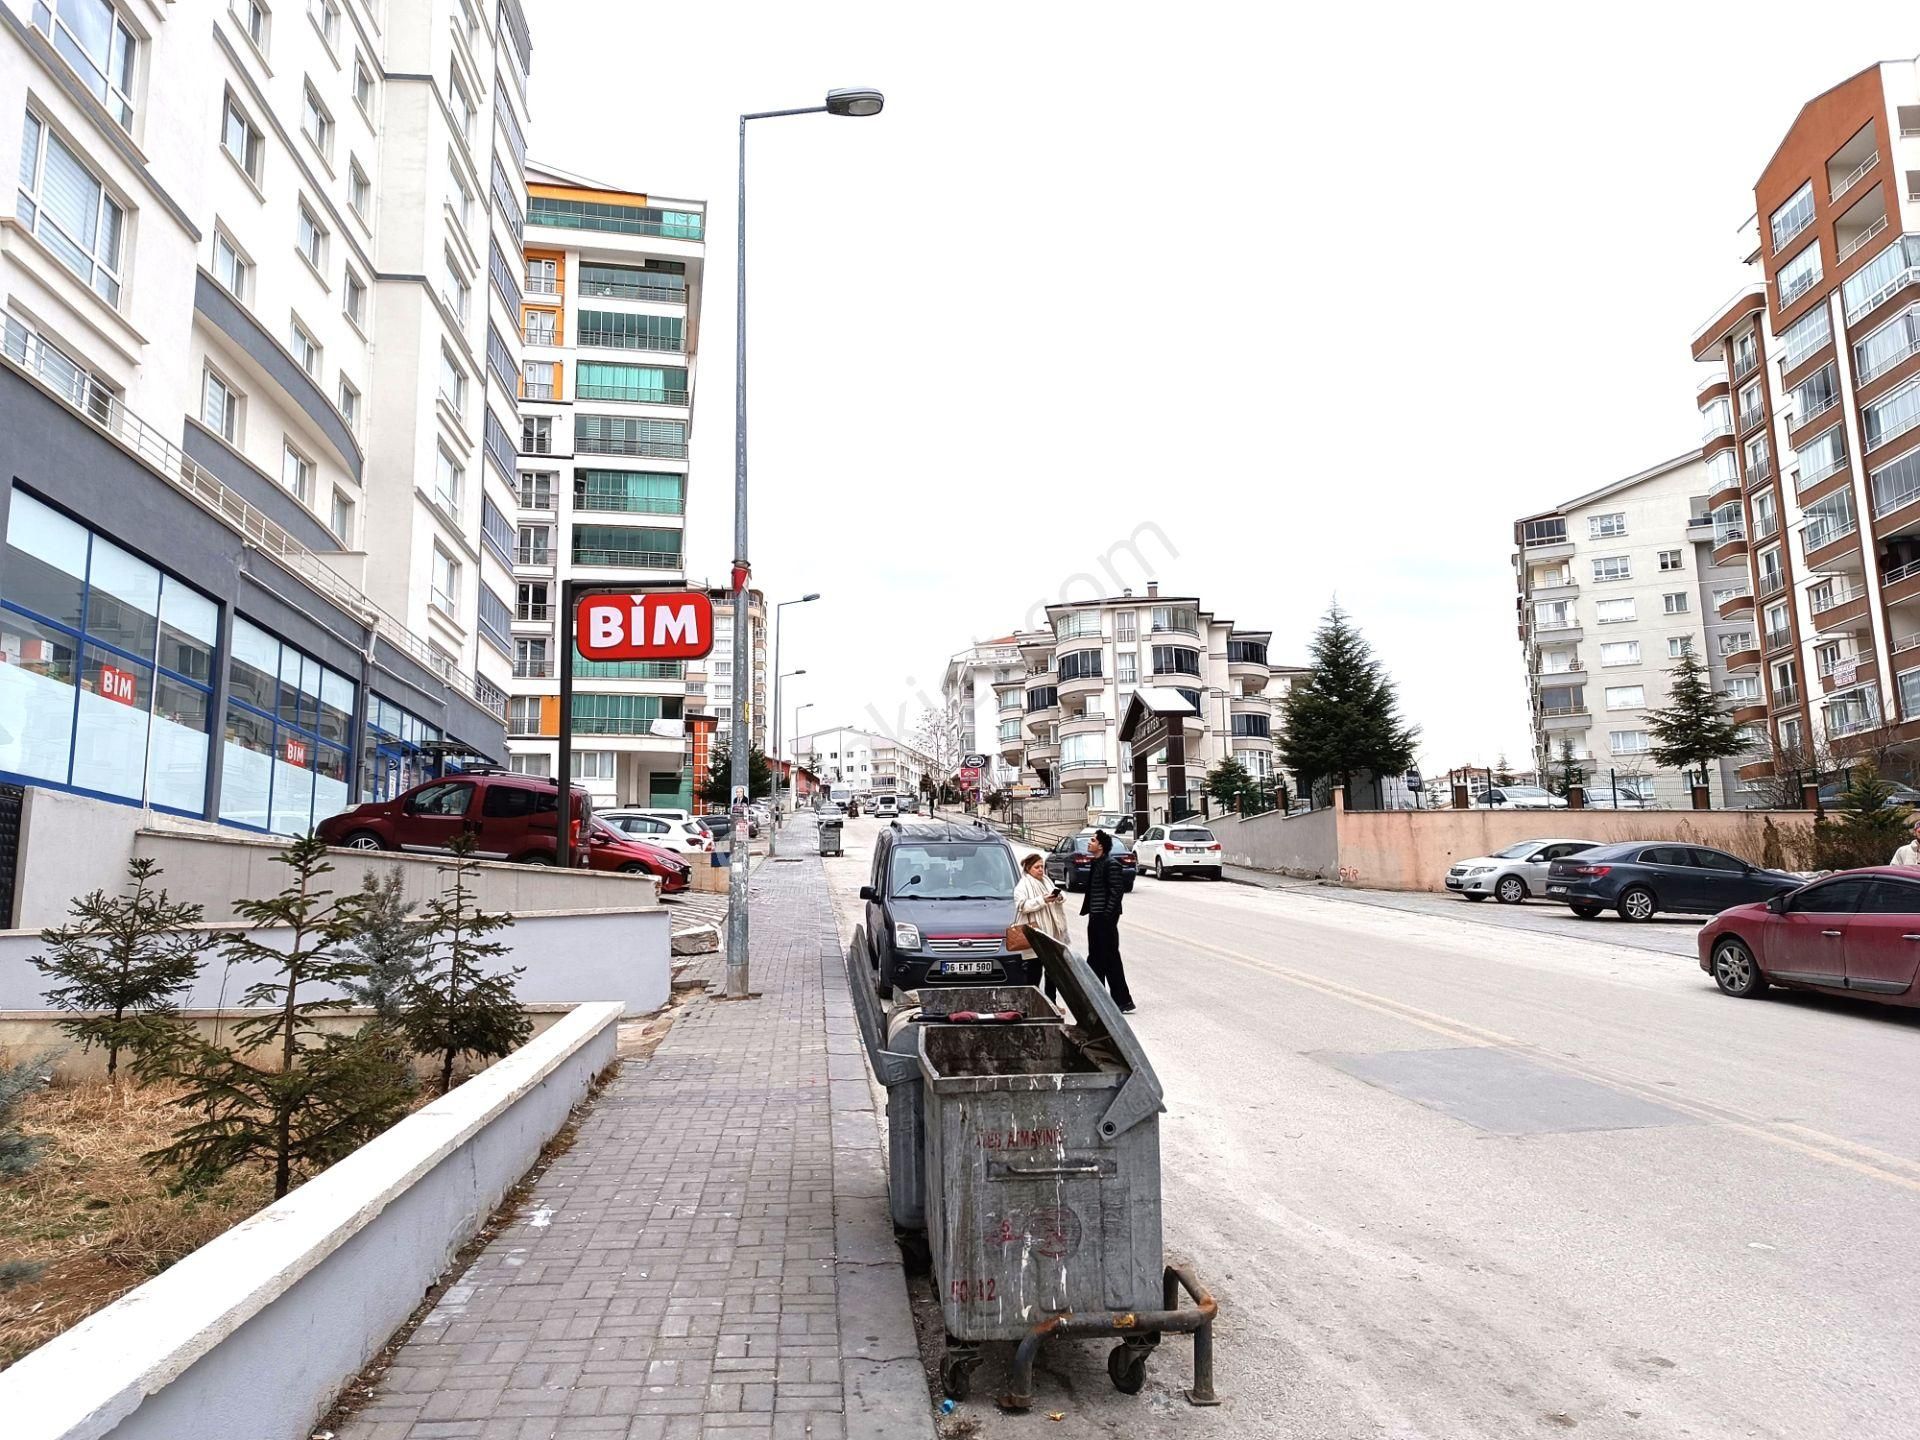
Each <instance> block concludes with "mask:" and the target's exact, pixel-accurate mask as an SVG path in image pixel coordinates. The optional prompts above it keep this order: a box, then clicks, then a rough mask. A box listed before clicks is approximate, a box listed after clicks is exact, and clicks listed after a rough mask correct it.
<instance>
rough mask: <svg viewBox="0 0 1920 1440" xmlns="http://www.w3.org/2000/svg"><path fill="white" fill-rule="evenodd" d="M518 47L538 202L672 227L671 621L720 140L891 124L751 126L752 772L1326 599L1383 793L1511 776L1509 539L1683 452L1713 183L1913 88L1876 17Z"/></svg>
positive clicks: (1025, 16) (909, 15)
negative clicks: (1361, 664)
mask: <svg viewBox="0 0 1920 1440" xmlns="http://www.w3.org/2000/svg"><path fill="white" fill-rule="evenodd" d="M530 13H531V16H532V20H533V26H534V33H533V43H534V57H533V80H532V91H531V96H530V98H531V105H532V110H533V124H532V129H531V137H530V142H531V154H532V156H533V158H534V159H535V160H536V161H544V162H546V163H548V164H552V165H556V166H559V167H560V168H562V169H566V170H569V171H573V172H576V173H580V174H583V175H587V176H591V177H593V178H594V179H597V180H601V181H603V182H605V183H608V184H611V185H616V186H619V187H621V188H629V189H635V190H640V191H645V192H647V193H649V194H651V195H654V196H668V197H674V198H697V199H703V200H705V201H707V203H708V211H707V216H708V234H709V241H708V249H707V265H708V274H707V281H708V283H707V286H706V291H705V297H704V304H703V312H702V315H701V321H700V323H701V335H700V356H699V360H698V368H697V373H696V376H695V401H694V404H695V410H694V426H693V433H692V455H693V461H692V482H691V485H690V495H689V502H688V516H687V554H688V570H689V574H690V576H692V577H694V578H702V577H708V576H710V577H711V578H712V579H713V580H714V581H716V582H723V581H724V580H725V578H726V574H727V569H728V564H729V561H730V559H731V556H732V532H733V496H732V480H733V421H732V414H731V410H732V405H731V403H730V402H731V399H732V382H733V369H734V365H733V360H734V347H733V344H732V335H733V329H734V303H733V302H734V284H733V282H734V267H735V259H736V249H735V242H734V233H735V224H736V214H737V212H736V208H735V202H734V197H735V186H736V178H737V171H736V148H735V147H736V143H737V120H736V117H737V116H738V115H739V114H740V113H741V112H743V111H754V110H771V109H780V108H786V107H790V106H799V105H810V104H818V103H820V101H821V98H822V97H823V96H824V94H825V92H826V91H827V90H829V89H831V88H833V87H836V86H851V85H870V86H874V87H877V88H879V89H881V90H883V91H884V92H885V93H886V97H887V103H886V109H885V111H884V113H882V114H881V115H879V116H876V117H874V118H871V119H862V120H855V119H843V118H836V117H829V116H824V115H813V116H800V117H794V118H788V119H778V120H766V121H757V122H754V123H753V124H752V125H751V126H750V127H749V141H748V144H749V158H748V183H749V207H748V209H749V226H748V245H747V250H748V314H749V319H750V325H749V339H748V351H747V354H748V375H749V404H750V412H751V424H750V428H749V451H750V462H751V467H750V483H751V501H750V505H749V517H750V522H751V537H750V555H751V559H752V562H753V571H754V583H755V584H756V585H758V586H759V587H760V588H761V589H762V590H763V591H765V593H766V594H767V595H768V597H769V598H770V599H771V600H776V601H777V600H784V599H788V598H791V597H794V596H798V595H801V594H803V593H806V592H809V591H818V592H820V594H821V597H822V598H821V599H820V600H819V601H818V602H815V603H812V604H807V605H796V606H792V607H790V608H788V609H787V610H785V611H784V612H783V614H784V617H785V619H784V623H783V626H782V635H781V646H782V649H781V669H782V670H783V671H791V670H794V669H799V668H804V669H805V670H806V671H807V672H808V673H807V674H806V675H805V676H804V677H801V678H798V679H791V680H788V681H787V682H786V687H785V696H784V707H785V709H786V712H787V718H786V720H785V728H787V729H788V730H789V731H791V728H792V712H793V706H794V705H795V704H796V703H799V702H803V701H805V702H811V703H812V705H813V707H814V708H813V709H811V710H810V711H808V712H807V713H806V715H805V717H804V719H803V728H804V729H815V728H827V727H830V726H835V725H855V726H862V727H864V728H869V729H873V728H884V729H887V730H892V731H894V732H896V733H906V734H910V732H911V726H912V724H913V721H914V720H915V719H916V718H917V716H918V715H919V713H920V712H921V711H922V710H923V709H924V708H925V707H926V705H927V704H928V703H929V702H930V701H932V700H934V699H936V698H937V697H938V695H939V687H940V677H941V674H942V672H943V669H944V666H945V663H946V660H947V658H948V657H949V656H950V655H952V654H953V653H954V652H956V651H958V650H961V649H963V648H964V647H966V646H967V645H968V644H970V643H972V642H973V641H975V640H978V639H984V638H988V637H991V636H997V635H1004V634H1006V633H1008V632H1009V631H1011V630H1014V629H1016V628H1024V627H1027V626H1030V625H1032V624H1034V623H1036V621H1037V620H1038V618H1039V611H1038V608H1037V607H1038V606H1040V605H1041V604H1044V603H1045V602H1048V601H1053V600H1058V599H1061V598H1082V597H1084V596H1085V595H1087V594H1088V593H1090V590H1091V589H1092V588H1093V583H1094V581H1096V580H1097V581H1099V582H1101V584H1100V587H1099V588H1102V589H1105V590H1107V591H1108V592H1109V593H1111V592H1112V590H1113V588H1114V586H1115V585H1116V584H1118V585H1131V586H1133V588H1134V589H1135V591H1136V593H1139V592H1140V591H1141V590H1142V589H1143V588H1144V585H1145V583H1146V581H1147V580H1148V579H1150V578H1151V579H1157V580H1158V581H1159V582H1160V585H1161V590H1162V592H1163V593H1166V594H1189V595H1195V594H1197V595H1198V596H1199V597H1200V598H1201V599H1202V601H1203V602H1204V604H1205V605H1206V606H1207V607H1208V608H1209V609H1211V610H1212V611H1213V612H1214V614H1215V615H1217V616H1223V617H1230V618H1231V619H1233V620H1234V621H1235V622H1237V623H1238V624H1240V625H1243V626H1246V627H1248V628H1258V629H1268V630H1271V631H1272V632H1273V646H1272V657H1273V660H1274V662H1275V663H1282V662H1288V663H1293V662H1300V661H1303V660H1304V658H1305V656H1306V653H1307V645H1308V641H1309V639H1310V637H1311V635H1312V633H1313V631H1314V628H1315V627H1316V625H1317V624H1318V622H1319V619H1320V617H1321V615H1322V614H1323V613H1324V612H1325V611H1326V609H1327V607H1328V605H1329V604H1330V603H1333V602H1334V601H1336V600H1337V601H1338V603H1339V604H1340V606H1341V607H1342V608H1343V609H1345V610H1346V611H1347V612H1348V613H1349V614H1350V615H1351V616H1352V618H1353V619H1354V621H1355V622H1356V623H1357V624H1358V625H1359V626H1360V628H1361V629H1362V631H1363V633H1364V634H1365V635H1366V636H1367V638H1368V639H1369V641H1370V642H1371V643H1372V645H1373V647H1374V649H1375V652H1376V654H1377V656H1378V658H1379V659H1380V661H1381V663H1382V664H1383V666H1384V667H1385V668H1386V670H1387V671H1388V673H1389V674H1390V675H1391V676H1392V677H1393V679H1394V681H1395V683H1396V686H1397V688H1398V692H1399V696H1400V700H1401V704H1402V708H1403V710H1404V711H1405V713H1406V714H1407V715H1408V717H1409V718H1411V719H1412V720H1413V721H1414V722H1416V723H1417V724H1418V725H1419V727H1420V730H1421V742H1420V747H1419V750H1420V761H1421V765H1422V768H1423V769H1424V770H1425V771H1426V772H1427V773H1435V772H1438V771H1443V770H1445V769H1447V768H1448V767H1450V766H1454V765H1461V764H1487V763H1490V762H1492V761H1493V760H1494V759H1495V758H1496V757H1497V756H1498V755H1500V754H1503V753H1504V754H1505V755H1508V756H1511V757H1512V758H1514V759H1515V760H1516V761H1517V760H1519V759H1520V758H1521V757H1523V756H1525V755H1526V754H1527V753H1528V752H1529V748H1530V746H1529V741H1528V729H1527V715H1526V702H1525V693H1526V692H1525V670H1524V663H1523V656H1522V652H1521V647H1520V644H1519V641H1518V639H1517V637H1516V635H1515V632H1514V628H1513V613H1514V609H1513V606H1514V600H1513V597H1514V582H1513V571H1512V564H1511V558H1510V557H1511V554H1512V524H1513V521H1514V520H1515V519H1516V518H1517V517H1519V516H1521V515H1523V514H1527V513H1530V512H1533V511H1537V510H1541V509H1545V508H1548V507H1551V506H1553V505H1555V504H1557V503H1559V502H1560V501H1562V500H1565V499H1568V498H1570V497H1572V496H1575V495H1579V494H1581V493H1583V492H1585V491H1587V490H1590V489H1593V488H1595V487H1596V486H1599V485H1601V484H1604V483H1606V482H1608V481H1610V480H1613V479H1616V478H1618V477H1620V476H1623V475H1626V474H1629V473H1632V472H1634V471H1637V470H1640V469H1644V468H1646V467H1647V466H1649V465H1652V464H1654V463H1656V462H1658V461H1661V460H1664V459H1667V458H1669V457H1671V456H1675V455H1678V454H1681V453H1682V452H1685V451H1688V450H1692V449H1695V448H1697V446H1698V443H1699V415H1698V412H1697V410H1696V409H1695V406H1694V399H1693V395H1694V386H1695V385H1696V384H1697V382H1698V380H1699V378H1700V377H1701V375H1702V373H1704V372H1702V371H1700V370H1699V368H1698V367H1696V366H1695V365H1694V364H1693V362H1692V360H1691V359H1690V357H1689V354H1688V341H1689V339H1690V337H1691V335H1692V333H1693V332H1694V330H1695V329H1697V328H1698V327H1699V325H1700V324H1701V323H1702V322H1703V321H1704V320H1705V319H1706V318H1707V317H1708V314H1709V311H1710V310H1712V309H1714V308H1715V307H1716V304H1717V302H1719V301H1721V300H1723V299H1724V298H1726V297H1727V296H1728V295H1729V294H1731V293H1732V291H1733V290H1734V288H1735V287H1736V286H1737V285H1738V284H1739V283H1740V282H1741V280H1742V279H1743V273H1742V269H1741V266H1740V263H1739V262H1740V259H1741V256H1742V253H1743V250H1742V247H1741V244H1740V237H1739V236H1738V234H1737V231H1738V230H1739V228H1740V226H1741V225H1742V224H1743V223H1744V222H1745V221H1746V220H1747V219H1748V217H1749V216H1750V215H1751V214H1752V210H1753V196H1752V185H1753V181H1754V179H1755V178H1756V177H1757V176H1758V174H1759V171H1760V169H1761V167H1762V166H1763V165H1764V164H1765V163H1766V161H1767V159H1768V157H1769V156H1770V155H1771V153H1772V151H1773V149H1774V146H1775V145H1776V144H1777V143H1778V141H1779V139H1780V138H1781V136H1782V134H1783V133H1784V132H1785V130H1786V127H1787V126H1788V125H1789V124H1791V123H1792V120H1793V117H1794V115H1795V113H1796V112H1797V111H1798V109H1799V107H1800V106H1801V104H1803V103H1804V102H1805V101H1806V100H1808V99H1810V98H1812V97H1813V96H1814V95H1816V94H1818V93H1819V92H1820V91H1822V90H1824V89H1826V88H1828V87H1830V86H1832V85H1834V84H1836V83H1838V82H1839V81H1841V80H1843V79H1845V78H1846V77H1848V76H1849V75H1852V74H1854V73H1856V72H1857V71H1859V70H1861V69H1863V68H1865V67H1866V66H1867V65H1869V64H1872V63H1874V62H1876V61H1880V60H1886V59H1899V58H1911V57H1913V56H1914V55H1916V54H1920V11H1916V10H1915V8H1914V6H1913V5H1912V3H1911V0H1906V3H1899V4H1894V3H1877V0H1874V3H1867V0H1850V3H1846V4H1843V5H1839V6H1836V7H1832V8H1830V9H1826V10H1820V11H1818V12H1817V18H1818V19H1819V20H1820V21H1821V22H1822V23H1818V24H1813V23H1809V18H1810V17H1813V16H1815V15H1816V12H1813V11H1809V10H1808V9H1807V8H1806V6H1805V5H1804V4H1796V5H1785V4H1772V3H1761V0H1753V3H1748V4H1745V5H1742V6H1741V7H1739V9H1738V11H1737V13H1736V12H1733V11H1729V10H1728V9H1727V8H1726V7H1725V6H1722V5H1710V4H1706V3H1700V0H1667V3H1664V4H1642V3H1619V4H1613V5H1607V6H1591V7H1569V6H1559V5H1540V4H1538V3H1534V4H1527V5H1488V4H1473V3H1455V4H1452V5H1444V6H1438V5H1432V4H1430V3H1427V4H1419V5H1406V6H1399V5H1378V4H1376V5H1351V6H1341V7H1306V6H1300V5H1288V6H1275V5H1267V4H1257V3H1245V0H1243V3H1238V4H1233V5H1225V4H1215V3H1204V0H1203V3H1190V4H1188V5H1185V6H1181V7H1177V8H1175V9H1172V10H1169V9H1168V8H1167V7H1165V6H1163V5H1151V6H1149V5H1145V4H1133V3H1126V0H1121V3H1108V4H1100V5H1093V4H1059V3H1046V4H1042V3H1036V0H1026V3H1023V4H1017V5H1016V4H1004V3H993V0H982V3H973V4H968V5H964V6H960V5H941V4H929V3H911V4H908V3H901V0H890V3H885V4H871V5H869V4H852V3H814V4H811V5H803V6H796V5H793V4H791V3H787V4H764V5H763V4H745V3H729V0H699V3H698V4H694V5H687V6H676V7H660V8H655V7H644V8H643V7H638V6H635V5H633V4H632V3H630V0H547V3H542V4H539V5H537V6H532V7H530ZM602 56H604V57H606V59H605V60H604V61H603V60H601V59H599V58H597V57H602ZM1116 547H1118V548H1116ZM1089 577H1092V579H1089Z"/></svg>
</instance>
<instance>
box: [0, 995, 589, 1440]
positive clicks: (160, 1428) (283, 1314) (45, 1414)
mask: <svg viewBox="0 0 1920 1440" xmlns="http://www.w3.org/2000/svg"><path fill="white" fill-rule="evenodd" d="M619 1019H620V1009H619V1007H618V1006H617V1005H583V1006H581V1007H579V1008H578V1009H576V1010H575V1011H574V1012H573V1013H572V1014H570V1015H569V1016H567V1018H566V1019H565V1020H563V1021H561V1022H560V1023H559V1024H558V1025H556V1026H554V1027H553V1028H552V1029H551V1030H549V1031H548V1032H547V1033H546V1034H544V1035H542V1036H540V1037H539V1038H538V1039H536V1040H534V1041H532V1042H531V1043H529V1044H528V1045H527V1046H526V1047H525V1048H523V1049H521V1050H519V1051H517V1052H516V1053H514V1054H513V1055H510V1056H508V1057H507V1058H506V1059H505V1060H502V1061H500V1062H499V1063H498V1064H496V1065H494V1066H493V1067H491V1068H490V1069H488V1070H486V1071H483V1072H482V1073H481V1074H479V1075H476V1076H475V1077H474V1078H473V1079H471V1080H469V1081H468V1082H467V1083H466V1084H464V1085H462V1086H460V1087H459V1088H458V1089H456V1090H455V1091H453V1093H452V1094H450V1095H446V1096H443V1097H442V1098H441V1099H439V1100H436V1101H435V1102H434V1103H433V1104H431V1105H429V1106H427V1108H426V1109H424V1110H422V1111H420V1112H419V1113H418V1114H415V1115H412V1116H409V1117H408V1118H407V1119H405V1120H403V1121H401V1122H400V1123H399V1124H398V1125H396V1126H394V1127H393V1129H391V1130H389V1131H388V1132H387V1133H386V1134H384V1135H382V1136H380V1137H379V1138H378V1139H376V1140H374V1141H373V1142H372V1143H370V1144H368V1145H366V1146H365V1147H364V1148H362V1149H361V1150H359V1151H357V1152H355V1153H354V1154H352V1155H350V1156H348V1157H347V1158H346V1159H345V1160H342V1161H341V1162H340V1163H339V1164H337V1165H335V1166H333V1167H332V1168H331V1169H329V1170H327V1171H326V1172H324V1173H323V1174H321V1175H318V1176H316V1177H315V1178H314V1179H312V1180H310V1181H308V1182H307V1184H305V1185H303V1186H302V1187H301V1188H300V1189H298V1190H296V1191H294V1192H293V1194H291V1195H289V1196H287V1198H286V1199H284V1200H281V1201H278V1202H276V1203H275V1204H273V1205H271V1206H269V1207H268V1208H267V1209H265V1210H263V1211H261V1212H260V1213H259V1214H258V1215H256V1216H254V1217H253V1218H252V1219H249V1220H246V1221H244V1222H242V1223H241V1224H240V1225H237V1226H235V1227H234V1228H233V1229H232V1230H229V1231H228V1232H227V1233H226V1234H224V1235H222V1236H220V1237H219V1238H218V1239H217V1240H214V1241H212V1242H211V1243H209V1244H207V1245H204V1246H202V1247H201V1248H200V1249H199V1250H196V1251H194V1253H193V1254H191V1255H189V1256H187V1257H186V1258H185V1259H184V1260H182V1261H180V1262H179V1263H178V1264H177V1265H175V1266H174V1267H173V1268H172V1269H170V1270H168V1271H166V1272H165V1273H164V1274H162V1275H160V1276H158V1277H156V1278H155V1279H153V1280H150V1281H148V1282H147V1283H146V1284H145V1285H142V1286H141V1287H140V1288H139V1289H137V1290H134V1291H132V1292H131V1293H130V1294H127V1295H125V1296H123V1297H122V1298H121V1299H119V1300H117V1301H115V1302H114V1303H113V1304H112V1305H109V1306H108V1307H107V1308H106V1309H104V1310H102V1311H100V1312H99V1313H97V1314H95V1315H93V1316H91V1317H90V1318H88V1319H87V1320H84V1321H82V1322H81V1323H80V1324H79V1325H77V1326H75V1327H74V1328H73V1329H72V1330H69V1331H67V1333H66V1334H64V1335H61V1336H59V1337H57V1338H56V1339H54V1340H51V1341H49V1342H48V1343H47V1344H45V1345H43V1346H41V1347H40V1348H39V1349H38V1350H35V1351H33V1352H32V1353H31V1354H29V1355H27V1356H25V1357H24V1358H23V1359H21V1360H20V1361H18V1362H17V1363H16V1364H15V1365H14V1366H13V1367H12V1368H11V1369H9V1370H7V1371H5V1372H0V1433H4V1434H5V1435H6V1437H7V1440H97V1437H104V1436H111V1437H113V1440H185V1437H191V1440H305V1437H306V1436H308V1435H310V1434H311V1433H312V1431H313V1427H314V1424H315V1423H316V1422H317V1421H318V1420H319V1418H320V1417H321V1416H322V1415H324V1414H325V1413H326V1411H327V1410H328V1409H329V1408H330V1407H331V1405H332V1403H333V1399H334V1396H335V1395H336V1394H337V1393H338V1392H339V1390H340V1388H341V1387H342V1386H343V1385H344V1384H345V1383H346V1382H347V1381H348V1380H349V1379H351V1378H352V1377H353V1376H354V1375H356V1374H358V1373H359V1371H360V1370H361V1368H362V1367H363V1366H364V1365H365V1364H366V1362H367V1361H368V1360H369V1359H370V1358H371V1357H372V1356H373V1355H374V1353H375V1352H376V1351H378V1350H379V1349H380V1347H381V1346H383V1345H385V1344H386V1342H387V1340H388V1338H389V1337H390V1336H391V1335H392V1334H393V1332H394V1331H395V1330H396V1329H398V1328H399V1326H400V1325H401V1324H402V1323H403V1322H404V1321H405V1320H406V1318H407V1316H408V1315H409V1314H411V1313H412V1311H413V1309H414V1307H415V1306H416V1305H418V1304H419V1303H420V1299H421V1297H422V1295H423V1294H424V1293H425V1292H426V1290H427V1289H428V1288H429V1287H430V1286H431V1285H432V1284H433V1283H434V1282H435V1281H436V1280H437V1279H438V1278H439V1277H440V1275H441V1273H442V1272H443V1271H444V1270H445V1269H446V1268H447V1265H448V1264H449V1263H450V1262H451V1261H452V1259H453V1256H454V1255H455V1253H456V1252H458V1250H459V1249H460V1247H461V1245H463V1244H464V1243H465V1242H466V1241H467V1240H468V1239H469V1238H471V1237H472V1236H473V1234H474V1233H475V1232H476V1231H477V1230H478V1229H479V1226H480V1224H481V1223H482V1222H483V1221H484V1220H485V1219H486V1217H487V1215H488V1214H489V1213H490V1212H491V1211H492V1210H493V1208H494V1207H495V1206H496V1205H498V1204H499V1203H500V1200H501V1199H502V1197H504V1196H505V1194H506V1193H507V1191H508V1190H510V1189H511V1188H512V1187H513V1185H514V1184H515V1183H516V1182H517V1181H518V1180H519V1179H520V1177H521V1176H522V1175H524V1174H525V1173H526V1171H527V1169H528V1168H529V1167H530V1166H531V1165H532V1164H533V1161H534V1160H535V1158H536V1157H537V1156H538V1155H539V1153H540V1148H541V1147H542V1146H543V1145H545V1144H546V1142H547V1141H548V1140H549V1139H550V1138H552V1136H553V1135H554V1134H555V1133H556V1132H557V1131H558V1130H559V1128H560V1127H561V1125H562V1124H564V1123H565V1121H566V1118H567V1113H568V1111H569V1110H571V1109H572V1107H573V1106H574V1105H575V1104H576V1103H577V1102H578V1101H579V1100H580V1099H581V1097H582V1096H584V1095H585V1094H586V1092H587V1088H588V1086H589V1085H590V1084H591V1082H592V1080H593V1077H594V1076H595V1075H597V1074H599V1073H600V1071H602V1070H604V1069H605V1068H606V1067H607V1066H608V1065H609V1064H611V1063H612V1061H613V1058H614V1048H615V1031H616V1028H617V1026H618V1023H619Z"/></svg>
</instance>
